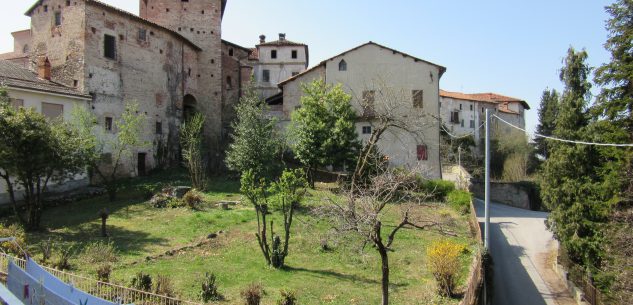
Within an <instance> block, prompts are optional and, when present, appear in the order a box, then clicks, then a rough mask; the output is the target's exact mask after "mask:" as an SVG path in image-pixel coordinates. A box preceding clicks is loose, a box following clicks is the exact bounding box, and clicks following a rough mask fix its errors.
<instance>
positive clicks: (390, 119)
mask: <svg viewBox="0 0 633 305" xmlns="http://www.w3.org/2000/svg"><path fill="white" fill-rule="evenodd" d="M372 87H373V88H380V90H367V91H365V92H364V93H363V98H361V99H357V100H359V101H360V103H361V106H362V108H363V115H362V117H363V118H364V119H365V120H367V121H368V122H370V123H371V124H372V126H373V128H372V134H371V137H370V138H369V140H368V141H367V143H365V145H364V147H363V149H361V151H360V153H359V156H358V161H357V164H356V168H355V170H354V173H353V175H352V178H351V182H350V184H349V185H348V188H347V190H346V191H344V192H343V196H342V197H343V200H340V199H335V198H331V199H330V200H329V201H330V203H329V204H326V205H324V206H322V207H320V208H319V209H318V210H317V214H318V215H320V216H321V217H324V218H325V219H327V220H329V221H331V222H332V225H333V227H334V228H335V231H336V232H338V233H340V234H349V233H351V234H355V235H357V236H359V237H360V238H361V239H362V240H363V242H364V243H365V245H367V244H370V245H372V246H373V248H375V249H376V251H377V252H378V253H379V254H380V259H381V270H382V281H381V283H382V303H381V304H383V305H387V304H389V272H390V266H389V252H390V251H393V250H392V247H393V244H394V241H395V239H396V236H397V234H398V232H399V231H400V230H402V229H403V228H411V229H420V230H425V229H433V230H436V231H438V232H440V233H443V234H449V235H455V234H454V233H453V232H451V231H450V230H446V229H445V228H444V225H443V224H442V222H441V221H438V220H435V219H432V218H429V217H425V215H423V212H424V210H425V209H422V208H423V207H428V208H431V207H432V206H431V205H430V204H427V203H426V201H427V199H428V197H429V196H428V194H424V193H422V192H420V190H419V183H418V177H419V176H420V175H421V171H420V170H419V169H418V170H416V169H411V170H400V169H393V168H389V167H388V165H387V164H386V162H385V161H384V160H382V159H381V158H382V157H381V156H380V153H379V149H378V146H377V145H378V143H379V142H380V140H381V138H382V137H383V135H384V134H385V133H387V132H401V134H402V135H403V136H410V137H413V138H414V139H415V140H417V141H424V137H425V134H426V133H429V132H436V131H433V129H432V128H430V126H432V125H433V124H439V122H437V121H436V119H437V118H435V117H432V116H431V115H430V114H428V113H426V112H425V111H424V110H423V109H415V107H414V106H413V104H412V99H411V96H410V94H411V93H409V95H407V92H404V90H398V89H395V88H391V87H389V86H387V85H385V83H384V82H382V81H378V82H376V84H374V86H372ZM437 132H438V135H437V136H438V137H439V131H437ZM390 208H397V209H400V218H399V221H397V222H396V223H395V224H390V225H389V226H388V227H389V228H390V231H389V232H384V229H385V227H387V225H385V223H384V218H385V213H386V211H387V210H389V209H390Z"/></svg>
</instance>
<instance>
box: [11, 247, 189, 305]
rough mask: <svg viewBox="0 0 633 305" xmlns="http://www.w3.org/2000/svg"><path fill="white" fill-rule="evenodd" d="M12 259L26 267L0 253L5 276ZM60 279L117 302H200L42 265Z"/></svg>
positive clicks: (175, 304) (177, 304) (167, 304)
mask: <svg viewBox="0 0 633 305" xmlns="http://www.w3.org/2000/svg"><path fill="white" fill-rule="evenodd" d="M10 260H12V261H13V262H14V263H15V264H16V265H18V266H19V267H20V268H23V269H24V268H26V260H24V259H21V258H17V257H13V256H9V255H6V254H5V253H0V274H2V275H4V276H6V275H7V269H8V263H9V261H10ZM42 268H44V269H45V270H46V271H48V272H50V273H51V274H52V275H54V276H55V277H57V278H59V279H60V280H62V281H64V282H66V283H68V284H71V285H73V287H75V288H77V289H79V290H82V291H85V292H87V293H89V294H91V295H94V296H97V297H100V298H102V299H104V300H107V301H110V302H114V303H117V304H135V305H201V303H196V302H191V301H184V300H179V299H176V298H172V297H168V296H164V295H158V294H154V293H151V292H147V291H141V290H136V289H133V288H128V287H124V286H120V285H116V284H112V283H106V282H101V281H98V280H95V279H91V278H87V277H83V276H80V275H76V274H72V273H68V272H65V271H60V270H57V269H53V268H49V267H46V266H42Z"/></svg>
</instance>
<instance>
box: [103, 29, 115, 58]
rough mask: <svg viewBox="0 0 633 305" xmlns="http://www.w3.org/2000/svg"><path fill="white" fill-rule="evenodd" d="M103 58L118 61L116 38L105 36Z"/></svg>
mask: <svg viewBox="0 0 633 305" xmlns="http://www.w3.org/2000/svg"><path fill="white" fill-rule="evenodd" d="M110 49H111V50H110ZM108 50H110V51H108ZM103 57H105V58H107V59H111V60H116V59H117V46H116V36H113V35H109V34H103Z"/></svg>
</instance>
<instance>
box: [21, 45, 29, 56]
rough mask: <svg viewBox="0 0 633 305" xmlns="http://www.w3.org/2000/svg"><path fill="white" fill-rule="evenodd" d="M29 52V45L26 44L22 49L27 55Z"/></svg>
mask: <svg viewBox="0 0 633 305" xmlns="http://www.w3.org/2000/svg"><path fill="white" fill-rule="evenodd" d="M28 52H29V45H28V44H25V45H24V47H22V53H24V54H26V53H28Z"/></svg>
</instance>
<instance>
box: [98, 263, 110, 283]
mask: <svg viewBox="0 0 633 305" xmlns="http://www.w3.org/2000/svg"><path fill="white" fill-rule="evenodd" d="M111 273H112V265H110V264H107V263H106V264H102V265H99V267H98V268H97V280H98V281H100V282H105V283H107V282H110V274H111Z"/></svg>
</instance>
